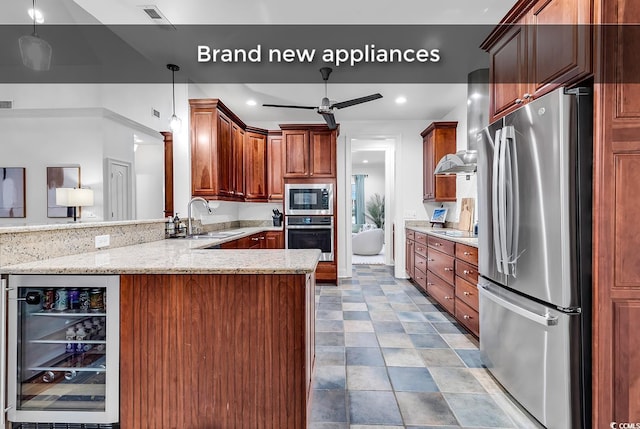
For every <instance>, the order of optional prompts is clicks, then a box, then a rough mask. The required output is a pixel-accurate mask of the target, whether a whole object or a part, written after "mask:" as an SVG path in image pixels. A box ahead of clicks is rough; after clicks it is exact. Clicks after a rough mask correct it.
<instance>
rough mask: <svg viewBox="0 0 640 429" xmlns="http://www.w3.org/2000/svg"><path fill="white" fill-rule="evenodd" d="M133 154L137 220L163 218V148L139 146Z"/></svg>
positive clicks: (146, 145)
mask: <svg viewBox="0 0 640 429" xmlns="http://www.w3.org/2000/svg"><path fill="white" fill-rule="evenodd" d="M134 152H135V165H134V170H135V176H136V177H135V180H136V186H135V205H136V218H137V219H160V218H162V217H163V216H164V168H163V167H164V146H163V145H162V144H140V145H138V146H137V149H136V150H135V151H134Z"/></svg>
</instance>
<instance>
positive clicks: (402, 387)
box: [388, 366, 438, 392]
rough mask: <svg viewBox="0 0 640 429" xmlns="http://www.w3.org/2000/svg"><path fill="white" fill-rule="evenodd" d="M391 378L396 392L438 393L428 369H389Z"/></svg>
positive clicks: (397, 367)
mask: <svg viewBox="0 0 640 429" xmlns="http://www.w3.org/2000/svg"><path fill="white" fill-rule="evenodd" d="M388 371H389V378H390V379H391V384H392V385H393V390H394V391H396V392H438V386H437V385H436V383H435V381H433V378H432V377H431V374H430V373H429V371H428V370H427V368H414V367H401V366H396V367H389V368H388Z"/></svg>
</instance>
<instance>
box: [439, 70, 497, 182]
mask: <svg viewBox="0 0 640 429" xmlns="http://www.w3.org/2000/svg"><path fill="white" fill-rule="evenodd" d="M488 114H489V69H478V70H475V71H472V72H471V73H469V75H468V78H467V149H466V150H461V151H458V152H456V153H452V154H448V155H445V156H443V157H442V159H440V161H439V162H438V165H436V169H435V171H434V174H471V173H475V171H476V162H477V159H478V151H477V146H478V145H477V136H478V133H479V132H480V131H482V129H483V128H484V127H486V126H487V125H488V120H487V118H488Z"/></svg>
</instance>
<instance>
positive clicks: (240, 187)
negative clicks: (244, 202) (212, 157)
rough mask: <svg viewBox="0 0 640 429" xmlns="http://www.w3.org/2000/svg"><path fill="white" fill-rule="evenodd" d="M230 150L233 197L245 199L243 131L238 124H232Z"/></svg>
mask: <svg viewBox="0 0 640 429" xmlns="http://www.w3.org/2000/svg"><path fill="white" fill-rule="evenodd" d="M231 130H232V133H233V134H232V143H231V146H232V149H233V166H232V175H233V184H232V187H233V195H234V196H235V197H237V198H244V197H245V175H244V164H245V134H246V133H245V130H243V129H242V128H241V127H240V126H239V125H238V124H235V123H234V124H232V126H231Z"/></svg>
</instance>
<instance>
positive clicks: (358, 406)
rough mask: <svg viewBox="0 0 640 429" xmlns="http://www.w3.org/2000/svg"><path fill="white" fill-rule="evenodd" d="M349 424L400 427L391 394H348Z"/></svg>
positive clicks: (399, 417)
mask: <svg viewBox="0 0 640 429" xmlns="http://www.w3.org/2000/svg"><path fill="white" fill-rule="evenodd" d="M349 422H350V423H351V424H352V425H353V424H360V425H362V424H369V425H402V417H401V416H400V410H399V409H398V404H397V403H396V399H395V397H394V395H393V392H371V391H355V392H349Z"/></svg>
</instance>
